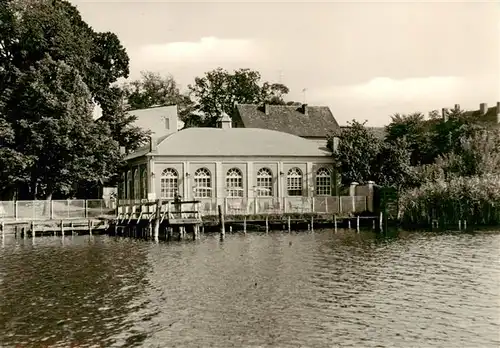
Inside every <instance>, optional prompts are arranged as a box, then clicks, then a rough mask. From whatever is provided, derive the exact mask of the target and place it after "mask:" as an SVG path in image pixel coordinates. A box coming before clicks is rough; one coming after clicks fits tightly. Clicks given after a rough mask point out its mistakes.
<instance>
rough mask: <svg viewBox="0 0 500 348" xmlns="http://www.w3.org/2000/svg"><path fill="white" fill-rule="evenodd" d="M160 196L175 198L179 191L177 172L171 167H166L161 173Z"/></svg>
mask: <svg viewBox="0 0 500 348" xmlns="http://www.w3.org/2000/svg"><path fill="white" fill-rule="evenodd" d="M160 191H161V198H167V199H169V198H175V195H177V192H178V191H179V174H177V171H176V170H175V169H172V168H167V169H165V170H164V171H163V172H162V173H161V179H160Z"/></svg>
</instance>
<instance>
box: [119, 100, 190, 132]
mask: <svg viewBox="0 0 500 348" xmlns="http://www.w3.org/2000/svg"><path fill="white" fill-rule="evenodd" d="M127 113H128V114H129V115H134V116H136V117H137V119H136V120H135V121H134V126H136V127H139V128H141V129H143V130H149V131H151V134H152V135H153V136H154V137H156V138H158V137H162V136H165V135H168V134H171V133H175V132H177V131H178V130H179V129H182V128H183V127H184V123H183V122H182V121H181V120H179V118H178V116H177V113H178V110H177V105H168V106H155V107H151V108H147V109H137V110H131V111H128V112H127Z"/></svg>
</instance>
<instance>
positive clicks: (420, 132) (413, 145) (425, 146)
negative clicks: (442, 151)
mask: <svg viewBox="0 0 500 348" xmlns="http://www.w3.org/2000/svg"><path fill="white" fill-rule="evenodd" d="M401 140H404V141H405V144H407V145H408V149H409V150H410V163H411V165H413V166H416V165H420V164H426V163H432V162H433V161H434V157H433V154H432V153H431V149H430V147H431V144H430V141H431V139H430V135H429V131H428V126H427V124H426V122H425V120H424V115H423V114H422V113H419V112H415V113H412V114H409V115H403V114H399V113H396V114H394V115H392V116H391V123H389V125H387V126H386V137H385V141H386V142H389V143H396V142H398V141H401Z"/></svg>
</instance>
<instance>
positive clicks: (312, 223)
mask: <svg viewBox="0 0 500 348" xmlns="http://www.w3.org/2000/svg"><path fill="white" fill-rule="evenodd" d="M311 231H314V216H311Z"/></svg>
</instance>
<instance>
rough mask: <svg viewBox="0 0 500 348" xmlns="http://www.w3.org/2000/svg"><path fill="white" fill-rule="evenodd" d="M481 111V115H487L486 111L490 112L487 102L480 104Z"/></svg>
mask: <svg viewBox="0 0 500 348" xmlns="http://www.w3.org/2000/svg"><path fill="white" fill-rule="evenodd" d="M479 112H480V113H481V115H486V113H487V112H488V104H486V103H481V104H479Z"/></svg>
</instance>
